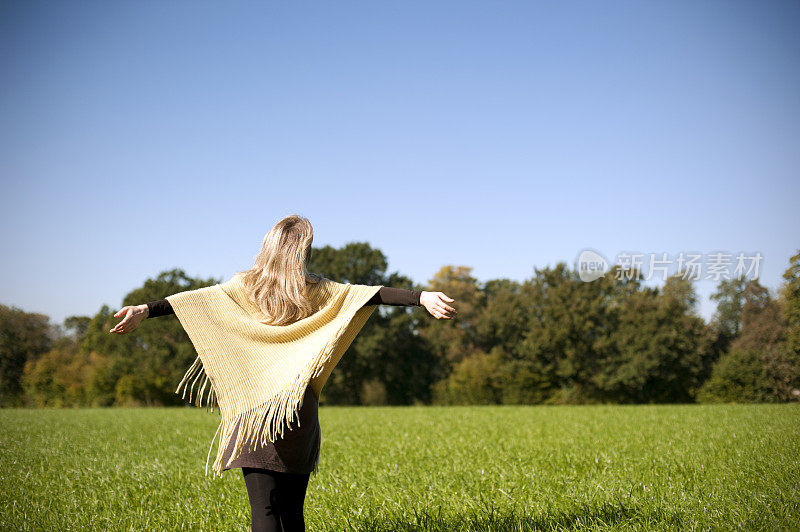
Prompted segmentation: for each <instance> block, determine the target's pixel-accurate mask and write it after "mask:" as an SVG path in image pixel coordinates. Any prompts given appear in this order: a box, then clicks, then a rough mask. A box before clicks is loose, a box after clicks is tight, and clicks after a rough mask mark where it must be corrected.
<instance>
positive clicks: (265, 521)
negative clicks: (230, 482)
mask: <svg viewBox="0 0 800 532" xmlns="http://www.w3.org/2000/svg"><path fill="white" fill-rule="evenodd" d="M242 475H243V476H244V483H245V485H246V486H247V496H248V497H249V498H250V514H251V516H252V518H251V529H252V532H297V531H303V530H305V526H306V525H305V521H304V519H303V501H304V500H305V498H306V487H307V486H308V478H309V476H311V473H283V472H280V471H271V470H269V469H256V468H251V467H243V468H242Z"/></svg>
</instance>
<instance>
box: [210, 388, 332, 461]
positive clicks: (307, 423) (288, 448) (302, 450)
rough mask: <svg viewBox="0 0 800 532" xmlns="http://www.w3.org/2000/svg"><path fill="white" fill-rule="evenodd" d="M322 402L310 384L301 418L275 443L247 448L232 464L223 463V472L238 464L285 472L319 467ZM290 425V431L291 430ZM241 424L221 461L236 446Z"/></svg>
mask: <svg viewBox="0 0 800 532" xmlns="http://www.w3.org/2000/svg"><path fill="white" fill-rule="evenodd" d="M318 408H319V405H318V403H317V397H316V396H315V395H314V391H313V389H312V388H311V385H310V384H309V386H308V387H307V388H306V391H305V394H304V396H303V405H302V406H301V407H300V410H299V412H298V418H299V419H295V420H294V421H293V422H292V423H291V424H290V425H288V426H287V427H286V428H285V429H284V430H283V437H282V438H280V439H278V440H276V441H275V442H267V444H266V445H264V446H261V445H259V444H256V447H255V448H254V449H253V450H251V451H247V450H245V451H244V452H243V453H242V454H241V455H240V456H239V457H238V458H236V460H234V461H233V462H231V464H230V465H229V466H224V467H223V469H222V470H223V471H227V470H228V469H233V468H237V467H253V468H259V469H270V470H272V471H282V472H286V473H311V472H313V471H314V470H315V469H316V465H317V461H318V460H319V450H320V442H321V434H320V427H319V410H318ZM290 428H291V430H289V429H290ZM238 432H239V427H238V426H237V427H236V428H235V429H234V435H233V437H232V438H231V441H230V443H229V444H228V447H227V448H226V450H225V454H224V455H223V458H222V463H223V464H225V463H227V461H228V459H229V458H230V457H231V455H232V454H233V446H234V442H235V441H236V435H237V434H238Z"/></svg>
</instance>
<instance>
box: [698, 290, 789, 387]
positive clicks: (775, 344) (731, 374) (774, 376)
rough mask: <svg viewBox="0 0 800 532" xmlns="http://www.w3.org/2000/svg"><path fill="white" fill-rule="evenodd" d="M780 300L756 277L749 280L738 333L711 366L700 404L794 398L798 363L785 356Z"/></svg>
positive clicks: (785, 343) (784, 335)
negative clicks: (728, 348)
mask: <svg viewBox="0 0 800 532" xmlns="http://www.w3.org/2000/svg"><path fill="white" fill-rule="evenodd" d="M786 333H787V328H786V325H785V322H784V319H783V317H782V315H781V304H780V302H778V301H776V300H775V299H774V298H773V297H772V296H771V295H770V293H769V290H768V289H767V288H766V287H764V286H762V285H761V284H760V283H759V282H758V281H757V280H751V281H749V282H748V283H747V285H746V286H745V290H744V304H743V306H742V328H741V331H740V335H739V337H738V338H737V339H736V340H734V341H733V343H732V344H731V349H730V351H729V352H728V353H725V354H723V355H722V356H721V357H720V359H719V360H718V361H717V363H716V364H715V365H714V368H713V371H712V373H711V377H710V378H709V379H708V381H707V382H706V383H705V384H704V385H703V388H702V389H701V391H700V394H699V398H700V400H702V401H704V402H720V401H722V402H785V401H790V400H796V396H795V395H794V393H793V391H794V390H795V389H797V387H798V365H797V364H796V363H795V362H794V361H793V360H792V359H791V357H790V356H787V348H786V346H787V341H786Z"/></svg>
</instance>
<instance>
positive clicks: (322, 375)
mask: <svg viewBox="0 0 800 532" xmlns="http://www.w3.org/2000/svg"><path fill="white" fill-rule="evenodd" d="M312 242H313V229H312V227H311V224H310V222H309V221H308V220H307V219H306V218H304V217H302V216H297V215H290V216H287V217H285V218H283V219H282V220H280V221H279V222H278V223H277V224H275V226H274V227H273V228H272V229H271V230H270V231H269V233H267V235H266V236H265V238H264V241H263V244H262V248H261V251H260V253H259V254H258V255H257V256H256V260H255V263H254V265H253V267H252V268H250V269H249V270H245V271H242V272H238V273H237V274H235V275H234V276H233V278H231V280H229V281H227V282H226V283H223V284H221V285H214V286H213V287H206V288H202V289H198V290H191V291H186V292H180V293H178V294H173V295H171V296H168V297H167V298H166V299H161V300H159V301H151V302H149V303H147V304H144V305H136V306H126V307H123V308H122V309H120V310H119V311H118V312H117V313H116V314H114V316H115V317H120V316H123V315H124V318H123V319H122V321H120V322H119V323H118V324H117V325H116V326H115V327H114V328H113V329H111V330H110V331H109V332H111V333H114V334H126V333H129V332H131V331H133V330H134V329H136V328H137V327H138V325H139V323H141V321H142V320H143V319H145V318H153V317H156V316H164V315H168V314H176V315H177V317H178V318H179V320H180V322H181V324H182V325H183V326H184V328H185V329H186V331H187V333H189V337H190V339H191V340H192V342H193V344H194V346H195V348H196V350H197V351H198V353H200V356H198V359H197V360H196V361H195V364H193V365H192V367H191V368H190V369H189V371H188V372H187V374H186V376H185V377H184V379H183V381H181V385H179V386H178V390H180V388H181V386H184V396H185V393H186V390H187V389H190V388H189V383H190V382H191V389H190V393H189V399H190V401H191V394H192V391H194V388H195V384H196V383H197V381H198V380H199V379H201V377H202V376H203V373H205V378H204V379H203V380H202V381H201V382H200V385H199V386H198V388H197V389H198V392H197V393H198V395H197V397H198V399H199V401H200V403H199V404H200V405H202V400H203V396H204V395H205V393H206V392H205V390H206V386H207V385H208V384H210V385H211V386H210V388H209V391H208V394H207V397H208V401H209V404H211V405H213V404H214V400H216V401H217V404H218V405H219V406H220V412H221V415H222V422H221V424H220V428H219V429H218V431H217V432H218V433H219V432H220V430H221V431H222V436H221V438H220V444H219V447H218V455H217V460H216V462H215V463H214V470H215V471H217V472H218V474H220V475H221V471H224V470H228V469H231V468H241V469H242V474H243V477H244V481H245V486H246V488H247V494H248V497H249V500H250V509H251V516H252V518H251V526H252V530H253V531H265V530H266V531H274V530H285V531H289V530H304V529H305V522H304V518H303V502H304V500H305V494H306V487H307V485H308V481H309V477H310V475H311V473H312V472H313V473H316V471H317V465H318V461H319V450H320V426H319V419H318V410H317V408H318V397H319V393H320V391H321V389H322V386H323V385H324V383H325V381H326V380H327V377H328V375H329V374H330V372H331V370H332V369H333V367H334V366H335V365H336V363H337V362H338V360H339V358H340V357H341V356H342V354H343V352H344V350H345V349H346V348H347V347H348V346H349V345H350V343H351V342H352V340H353V339H354V338H355V335H356V334H357V333H358V331H359V330H360V329H361V327H362V326H363V325H364V323H365V322H366V319H367V318H368V317H369V315H370V314H371V312H372V311H373V310H374V308H375V306H376V305H380V304H384V305H395V306H398V305H403V306H412V305H413V306H424V307H425V308H426V309H427V310H428V312H429V313H430V314H431V315H432V316H434V317H436V318H437V319H451V318H452V316H453V314H456V313H457V312H456V310H455V309H454V308H453V307H451V306H450V305H448V304H447V303H451V302H453V301H454V300H453V299H452V298H449V297H447V296H446V295H445V294H443V293H442V292H426V291H420V290H404V289H399V288H391V287H385V286H368V285H351V284H341V283H336V282H333V281H331V280H329V279H326V278H324V277H322V276H319V275H316V274H311V273H309V272H308V262H309V259H310V256H311V244H312ZM276 368H282V369H280V370H276ZM286 368H289V370H288V371H287V369H286ZM192 379H193V380H192ZM253 405H255V407H254V406H253ZM295 421H296V423H295ZM284 428H285V429H287V430H284ZM214 438H215V439H216V435H215V436H214ZM223 442H226V443H225V444H223ZM213 443H214V440H212V447H213ZM209 455H210V450H209ZM207 467H208V464H206V468H207Z"/></svg>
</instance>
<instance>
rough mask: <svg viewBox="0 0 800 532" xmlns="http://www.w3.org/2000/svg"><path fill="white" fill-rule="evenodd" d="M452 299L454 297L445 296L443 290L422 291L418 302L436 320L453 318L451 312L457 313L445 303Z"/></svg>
mask: <svg viewBox="0 0 800 532" xmlns="http://www.w3.org/2000/svg"><path fill="white" fill-rule="evenodd" d="M453 301H455V299H453V298H452V297H447V296H446V295H445V294H444V292H422V294H420V296H419V302H420V304H421V305H422V306H423V307H425V308H426V309H428V312H430V314H431V316H433V317H435V318H436V319H437V320H440V319H442V318H444V319H446V320H449V319H452V318H453V316H452V314H458V311H457V310H456V309H454V308H453V307H451V306H450V305H448V304H447V303H452V302H453ZM451 313H452V314H451Z"/></svg>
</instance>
